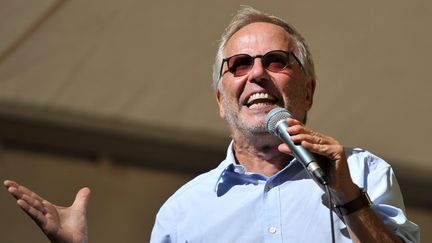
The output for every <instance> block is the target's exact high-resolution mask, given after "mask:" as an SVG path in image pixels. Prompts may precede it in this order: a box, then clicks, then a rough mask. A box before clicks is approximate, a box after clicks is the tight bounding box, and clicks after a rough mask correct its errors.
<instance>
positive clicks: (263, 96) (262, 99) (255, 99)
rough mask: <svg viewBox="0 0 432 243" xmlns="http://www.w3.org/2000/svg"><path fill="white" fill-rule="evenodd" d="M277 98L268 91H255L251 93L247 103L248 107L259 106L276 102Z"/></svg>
mask: <svg viewBox="0 0 432 243" xmlns="http://www.w3.org/2000/svg"><path fill="white" fill-rule="evenodd" d="M276 102H277V99H276V98H275V97H273V96H272V95H270V94H268V93H255V94H253V95H251V96H250V97H249V99H248V101H247V103H246V105H247V107H248V108H252V109H253V108H259V107H263V106H268V105H274V104H276Z"/></svg>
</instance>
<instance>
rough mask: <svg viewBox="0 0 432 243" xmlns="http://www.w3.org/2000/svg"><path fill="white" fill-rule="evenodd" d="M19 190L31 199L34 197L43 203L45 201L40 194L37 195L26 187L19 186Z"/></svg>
mask: <svg viewBox="0 0 432 243" xmlns="http://www.w3.org/2000/svg"><path fill="white" fill-rule="evenodd" d="M18 190H19V191H20V192H21V193H22V194H25V195H28V196H30V197H32V198H34V199H37V200H39V201H43V200H44V199H43V198H42V197H41V196H39V195H38V194H36V193H35V192H33V191H32V190H30V189H28V188H27V187H25V186H22V185H19V187H18Z"/></svg>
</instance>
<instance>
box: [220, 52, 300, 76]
mask: <svg viewBox="0 0 432 243" xmlns="http://www.w3.org/2000/svg"><path fill="white" fill-rule="evenodd" d="M272 52H283V53H285V54H286V55H287V56H288V60H289V57H290V55H291V56H293V57H294V59H295V60H296V62H297V63H298V64H299V66H300V68H301V69H302V71H303V72H304V68H303V65H302V64H301V62H300V60H299V59H298V58H297V56H296V55H295V54H294V53H293V52H291V51H285V50H272V51H269V52H267V53H264V54H263V55H256V56H251V55H249V54H244V53H240V54H235V55H232V56H230V57H227V58H224V59H222V64H221V67H220V72H219V79H220V78H221V77H222V76H223V75H224V74H225V73H227V72H230V73H232V74H234V73H233V72H231V71H230V68H229V67H228V63H229V60H230V59H231V58H233V57H236V56H239V55H247V56H249V57H251V58H252V60H253V61H252V67H253V65H254V63H255V59H256V58H261V59H262V58H263V57H264V56H265V55H267V54H269V53H272ZM225 62H226V63H227V67H228V68H227V70H225V72H223V73H222V70H223V66H224V64H225ZM287 66H288V63H287V65H285V67H283V68H286V67H287ZM264 68H265V69H266V70H268V69H267V68H266V67H264ZM269 71H271V70H269ZM240 76H243V75H240Z"/></svg>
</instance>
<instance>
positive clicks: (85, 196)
mask: <svg viewBox="0 0 432 243" xmlns="http://www.w3.org/2000/svg"><path fill="white" fill-rule="evenodd" d="M90 193H91V190H90V188H88V187H84V188H81V190H79V191H78V193H77V194H76V196H75V200H74V202H73V204H72V207H74V208H77V209H79V210H82V211H83V212H86V210H87V205H88V202H89V200H90Z"/></svg>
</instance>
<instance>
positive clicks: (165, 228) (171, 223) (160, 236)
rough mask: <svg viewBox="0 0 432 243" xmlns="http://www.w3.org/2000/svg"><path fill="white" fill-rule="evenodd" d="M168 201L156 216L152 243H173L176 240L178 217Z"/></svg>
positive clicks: (151, 238)
mask: <svg viewBox="0 0 432 243" xmlns="http://www.w3.org/2000/svg"><path fill="white" fill-rule="evenodd" d="M168 202H169V201H167V202H166V203H165V204H164V205H163V206H162V207H161V208H160V210H159V212H158V213H157V215H156V222H155V224H154V226H153V230H152V233H151V236H150V243H172V242H177V239H176V225H175V222H177V220H176V215H175V210H174V209H173V208H172V205H171V204H169V203H168Z"/></svg>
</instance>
